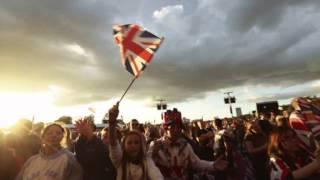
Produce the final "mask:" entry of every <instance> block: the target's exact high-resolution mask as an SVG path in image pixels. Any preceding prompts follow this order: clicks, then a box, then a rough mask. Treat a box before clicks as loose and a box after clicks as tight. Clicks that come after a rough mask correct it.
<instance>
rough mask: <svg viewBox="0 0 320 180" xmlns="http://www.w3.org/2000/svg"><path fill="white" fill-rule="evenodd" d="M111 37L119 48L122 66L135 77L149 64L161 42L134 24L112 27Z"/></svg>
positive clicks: (160, 39)
mask: <svg viewBox="0 0 320 180" xmlns="http://www.w3.org/2000/svg"><path fill="white" fill-rule="evenodd" d="M113 36H114V38H115V41H116V43H117V44H118V45H119V47H120V53H121V58H122V64H123V66H124V67H125V68H126V69H127V71H129V73H131V74H132V75H134V76H135V77H138V76H139V75H140V74H141V73H142V71H143V70H144V69H145V68H146V67H147V65H148V64H149V63H150V62H151V60H152V58H153V56H154V53H155V52H156V51H157V49H158V48H159V46H160V44H161V42H162V40H163V38H159V37H157V36H155V35H154V34H152V33H150V32H148V31H146V30H144V29H143V28H142V27H140V26H138V25H134V24H126V25H114V26H113Z"/></svg>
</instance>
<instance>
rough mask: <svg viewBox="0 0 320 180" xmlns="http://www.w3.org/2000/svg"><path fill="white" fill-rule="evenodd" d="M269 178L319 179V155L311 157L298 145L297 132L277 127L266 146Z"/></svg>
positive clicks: (272, 179)
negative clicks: (269, 171) (314, 157)
mask: <svg viewBox="0 0 320 180" xmlns="http://www.w3.org/2000/svg"><path fill="white" fill-rule="evenodd" d="M268 153H269V155H270V163H271V173H270V176H271V180H292V179H309V180H312V179H314V180H316V179H320V174H319V169H320V157H319V156H318V157H317V158H316V159H313V158H312V157H311V156H309V155H308V153H307V152H305V151H304V150H303V149H302V148H301V147H300V146H299V140H298V137H297V134H296V133H295V131H294V130H293V129H291V128H289V127H285V126H282V127H278V128H276V130H275V131H274V132H273V133H272V134H271V140H270V144H269V147H268Z"/></svg>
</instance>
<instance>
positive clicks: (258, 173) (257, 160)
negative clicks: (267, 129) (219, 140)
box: [244, 120, 269, 180]
mask: <svg viewBox="0 0 320 180" xmlns="http://www.w3.org/2000/svg"><path fill="white" fill-rule="evenodd" d="M261 123H262V120H255V121H253V122H251V126H249V128H248V130H247V133H246V135H245V139H244V142H245V146H246V150H247V152H248V154H249V158H250V160H251V162H252V165H253V167H254V169H255V177H256V179H259V180H268V179H269V173H268V160H269V157H268V153H267V149H268V136H267V135H266V134H265V133H264V131H263V130H262V128H261Z"/></svg>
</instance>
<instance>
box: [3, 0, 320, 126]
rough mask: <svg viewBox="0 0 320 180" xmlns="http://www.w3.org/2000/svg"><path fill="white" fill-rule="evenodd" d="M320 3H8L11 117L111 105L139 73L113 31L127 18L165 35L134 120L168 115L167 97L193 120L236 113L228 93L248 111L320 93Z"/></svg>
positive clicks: (133, 102)
mask: <svg viewBox="0 0 320 180" xmlns="http://www.w3.org/2000/svg"><path fill="white" fill-rule="evenodd" d="M319 8H320V1H319V0H303V1H301V0H268V1H265V0H237V1H228V3H226V2H225V1H222V0H153V1H148V0H135V1H132V0H126V1H119V2H118V1H105V0H54V1H53V0H27V1H26V0H1V1H0V62H1V66H0V101H1V102H0V106H1V107H0V108H1V109H2V111H3V113H1V114H2V116H1V115H0V117H1V118H2V119H1V121H9V119H10V118H16V117H17V116H31V115H32V116H33V115H34V116H36V117H39V118H40V119H41V118H42V119H50V118H51V119H54V118H56V117H57V116H60V115H64V114H68V113H69V114H70V115H72V116H76V115H77V116H79V115H81V113H82V114H86V113H88V112H85V111H87V108H88V107H93V108H95V109H96V110H97V111H98V112H100V113H103V112H105V111H106V109H108V108H109V107H110V105H111V104H113V103H114V102H116V101H117V99H118V98H119V97H120V96H121V94H122V93H123V91H124V90H125V88H126V87H127V85H128V84H129V83H130V81H131V78H132V76H131V75H130V74H129V73H128V72H126V71H125V70H124V68H123V67H122V65H121V60H120V53H119V48H118V47H117V46H116V44H115V43H114V40H113V37H112V25H113V24H119V23H120V24H127V23H130V24H139V25H141V26H143V27H145V28H146V29H148V30H150V31H151V32H153V33H155V34H157V35H158V36H163V37H165V41H164V43H163V45H162V46H161V47H160V49H159V51H158V52H157V54H156V56H155V58H154V59H153V62H152V64H151V65H150V66H149V67H148V68H147V70H146V71H145V73H144V74H143V75H142V76H141V78H139V79H138V81H137V82H136V83H135V84H134V85H133V87H132V89H131V90H130V91H129V93H128V95H127V96H126V98H125V100H124V101H123V104H122V107H120V108H121V112H122V116H124V118H125V119H129V118H132V117H137V118H139V119H141V120H142V121H145V120H154V119H155V120H158V119H159V112H158V111H157V110H156V108H155V107H154V106H155V103H156V101H155V99H158V98H163V99H166V101H167V102H168V104H169V107H178V108H179V109H181V110H182V113H183V114H184V115H185V116H186V117H188V118H191V119H192V118H201V117H204V118H212V117H213V116H228V115H229V110H228V108H227V106H226V105H224V102H223V97H224V96H225V95H224V92H226V91H233V92H234V93H233V95H235V96H236V97H237V104H235V105H234V106H235V107H241V108H242V111H243V113H247V112H250V111H251V110H253V109H254V108H255V102H261V101H268V100H280V102H283V103H286V102H289V100H290V99H291V98H292V97H294V96H304V95H315V94H319V92H320V21H319V19H320V11H319ZM80 112H81V113H80ZM13 114H14V115H13ZM3 119H6V120H3ZM10 121H11V120H10Z"/></svg>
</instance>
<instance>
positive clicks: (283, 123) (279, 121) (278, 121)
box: [276, 116, 289, 127]
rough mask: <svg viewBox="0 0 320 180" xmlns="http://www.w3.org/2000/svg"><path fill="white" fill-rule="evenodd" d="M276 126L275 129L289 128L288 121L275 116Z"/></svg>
mask: <svg viewBox="0 0 320 180" xmlns="http://www.w3.org/2000/svg"><path fill="white" fill-rule="evenodd" d="M276 125H277V127H283V126H284V127H289V120H288V118H286V117H284V116H277V117H276Z"/></svg>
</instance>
